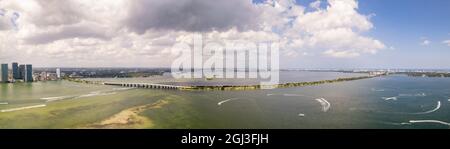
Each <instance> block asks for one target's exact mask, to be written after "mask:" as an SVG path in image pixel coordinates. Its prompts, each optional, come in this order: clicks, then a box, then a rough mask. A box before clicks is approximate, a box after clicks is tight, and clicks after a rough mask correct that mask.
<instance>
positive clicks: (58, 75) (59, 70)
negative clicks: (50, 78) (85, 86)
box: [56, 68, 61, 79]
mask: <svg viewBox="0 0 450 149" xmlns="http://www.w3.org/2000/svg"><path fill="white" fill-rule="evenodd" d="M56 77H57V78H58V79H61V69H60V68H56Z"/></svg>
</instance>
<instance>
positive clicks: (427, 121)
mask: <svg viewBox="0 0 450 149" xmlns="http://www.w3.org/2000/svg"><path fill="white" fill-rule="evenodd" d="M409 123H437V124H442V125H448V126H450V123H447V122H443V121H438V120H409Z"/></svg>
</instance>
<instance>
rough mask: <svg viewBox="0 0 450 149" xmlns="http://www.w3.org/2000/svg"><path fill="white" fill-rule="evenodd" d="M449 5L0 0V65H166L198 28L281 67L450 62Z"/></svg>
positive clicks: (437, 65)
mask: <svg viewBox="0 0 450 149" xmlns="http://www.w3.org/2000/svg"><path fill="white" fill-rule="evenodd" d="M234 4H239V5H237V6H236V5H234ZM406 4H408V5H406ZM448 6H450V2H448V1H444V2H442V1H427V0H411V1H406V0H398V1H371V0H367V1H357V0H340V1H338V0H327V1H326V0H320V1H317V0H302V1H300V0H298V1H293V0H277V1H272V0H268V1H266V0H253V1H251V0H244V1H243V0H231V1H229V0H220V1H216V2H214V3H210V2H204V1H197V0H194V1H176V0H168V1H153V0H149V1H144V0H138V1H132V2H130V1H125V0H116V1H102V0H100V1H95V2H94V1H71V0H69V1H51V0H43V1H35V0H26V1H11V0H2V1H0V41H1V43H2V44H0V52H1V55H0V62H1V63H10V62H14V61H26V62H27V63H32V64H33V65H34V66H35V67H154V68H157V67H170V64H171V62H172V60H173V59H175V58H176V55H173V54H171V52H170V48H171V47H172V46H173V45H174V44H175V43H177V42H181V41H190V39H191V35H192V34H194V33H200V34H202V35H204V37H205V40H213V41H217V40H218V41H224V40H249V41H253V42H261V41H266V40H271V41H272V40H275V41H280V43H281V49H280V50H281V55H280V56H281V58H280V59H281V62H280V64H281V65H280V68H405V69H406V68H417V69H449V68H450V60H449V59H446V56H448V55H450V44H449V43H450V42H449V41H450V29H449V28H448V26H450V20H448V19H445V18H448V17H449V14H450V10H448V9H446V8H447V7H448ZM172 7H177V8H186V9H176V10H171V9H170V8H172ZM44 8H45V9H44ZM144 8H148V9H144ZM203 12H208V13H203ZM244 14H245V15H244ZM154 20H157V21H154Z"/></svg>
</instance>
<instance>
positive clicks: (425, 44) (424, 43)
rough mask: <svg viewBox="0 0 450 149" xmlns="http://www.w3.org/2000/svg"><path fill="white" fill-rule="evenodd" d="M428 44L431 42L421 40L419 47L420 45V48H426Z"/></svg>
mask: <svg viewBox="0 0 450 149" xmlns="http://www.w3.org/2000/svg"><path fill="white" fill-rule="evenodd" d="M430 43H431V41H429V40H427V39H425V40H423V41H422V42H420V45H422V46H428V45H430Z"/></svg>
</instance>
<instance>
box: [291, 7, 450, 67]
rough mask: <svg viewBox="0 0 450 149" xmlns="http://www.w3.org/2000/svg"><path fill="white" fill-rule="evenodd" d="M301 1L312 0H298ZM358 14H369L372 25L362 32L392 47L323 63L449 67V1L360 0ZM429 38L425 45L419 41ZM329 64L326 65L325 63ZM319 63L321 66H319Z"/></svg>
mask: <svg viewBox="0 0 450 149" xmlns="http://www.w3.org/2000/svg"><path fill="white" fill-rule="evenodd" d="M297 2H298V3H299V4H301V5H304V6H305V5H306V6H307V4H309V3H310V2H313V1H312V0H298V1H297ZM358 2H359V10H358V12H360V13H361V14H366V15H367V14H375V16H374V17H372V18H371V22H372V23H373V24H374V29H372V30H370V31H369V32H367V33H365V34H367V35H369V36H371V37H373V38H376V39H378V40H380V41H382V42H383V43H384V44H386V46H388V47H391V46H392V47H394V48H395V49H393V50H389V49H388V50H381V51H379V53H377V54H376V55H367V56H362V57H359V58H357V59H355V60H336V61H337V62H336V63H328V64H324V63H322V64H323V66H322V67H340V66H342V67H371V68H444V69H449V68H450V46H447V45H445V44H444V43H442V42H443V41H445V40H449V39H450V1H448V0H360V1H358ZM424 40H429V41H430V44H429V45H427V46H423V45H420V43H421V42H423V41H424ZM327 65H328V66H327ZM318 67H320V66H318Z"/></svg>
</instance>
